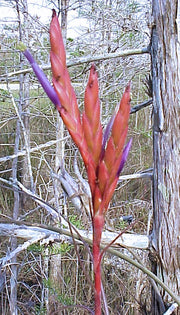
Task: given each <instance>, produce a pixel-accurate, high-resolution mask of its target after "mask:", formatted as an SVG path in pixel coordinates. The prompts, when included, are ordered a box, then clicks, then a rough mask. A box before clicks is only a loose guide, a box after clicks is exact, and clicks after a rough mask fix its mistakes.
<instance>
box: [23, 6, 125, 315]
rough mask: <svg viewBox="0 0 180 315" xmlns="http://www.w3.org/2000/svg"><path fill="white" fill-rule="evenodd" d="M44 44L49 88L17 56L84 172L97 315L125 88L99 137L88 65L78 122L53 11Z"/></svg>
mask: <svg viewBox="0 0 180 315" xmlns="http://www.w3.org/2000/svg"><path fill="white" fill-rule="evenodd" d="M50 42H51V52H50V60H51V67H52V73H53V85H54V88H53V87H52V86H51V84H50V83H49V81H48V79H47V77H46V76H45V75H44V74H43V72H42V71H41V70H40V68H39V67H38V65H37V64H36V62H35V61H34V59H33V57H32V56H31V54H30V53H29V51H28V50H25V49H24V48H23V51H24V55H25V56H26V58H27V59H28V60H29V62H30V64H31V65H32V67H33V70H34V72H35V74H36V75H37V77H38V79H39V81H40V82H41V84H42V86H43V88H44V90H45V92H46V93H47V95H48V96H49V98H50V99H51V101H52V102H53V103H54V104H55V106H56V108H57V110H58V111H59V113H60V115H61V117H62V119H63V121H64V124H65V125H66V127H67V129H68V131H69V133H70V135H71V137H72V139H73V140H74V142H75V144H76V145H77V146H78V148H79V151H80V153H81V156H82V158H83V161H84V164H85V167H86V170H87V175H88V181H89V185H90V189H91V194H92V204H93V212H92V225H93V264H94V275H95V280H94V281H95V315H100V314H101V258H102V255H101V250H100V242H101V236H102V231H103V227H104V217H105V213H106V211H107V210H108V206H109V203H110V200H111V198H112V195H113V193H114V190H115V188H116V185H117V182H118V177H119V174H120V171H121V170H122V168H123V166H124V163H125V161H126V159H127V155H128V152H129V149H130V147H131V140H130V142H129V143H128V144H127V145H126V147H125V149H123V148H124V144H125V139H126V135H127V130H128V119H129V113H130V84H128V86H127V87H126V89H125V92H124V94H123V96H122V99H121V102H120V105H119V110H118V111H117V112H116V113H115V114H114V115H113V116H112V118H111V119H110V121H109V123H108V126H107V128H106V129H105V132H104V136H102V126H101V123H100V100H99V95H98V94H99V87H98V76H97V72H96V69H95V66H94V65H92V67H91V70H90V75H89V80H88V84H87V87H86V91H85V98H84V103H85V110H84V113H83V115H82V120H81V117H80V112H79V108H78V104H77V99H76V95H75V92H74V89H73V87H72V85H71V81H70V77H69V73H68V70H67V66H66V53H65V49H64V44H63V38H62V34H61V30H60V26H59V21H58V17H57V15H56V12H55V10H53V15H52V21H51V25H50Z"/></svg>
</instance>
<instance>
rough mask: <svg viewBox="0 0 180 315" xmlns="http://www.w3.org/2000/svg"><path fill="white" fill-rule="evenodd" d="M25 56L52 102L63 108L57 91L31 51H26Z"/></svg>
mask: <svg viewBox="0 0 180 315" xmlns="http://www.w3.org/2000/svg"><path fill="white" fill-rule="evenodd" d="M23 54H24V56H25V57H26V58H27V60H28V61H29V63H30V65H31V67H32V69H33V71H34V73H35V75H36V77H37V78H38V80H39V82H40V83H41V85H42V87H43V89H44V91H45V92H46V94H47V96H48V97H49V99H50V100H51V102H52V103H53V104H54V105H55V106H56V107H59V106H60V107H61V104H60V101H59V98H58V95H57V93H56V91H55V90H54V88H53V86H52V85H51V84H50V82H49V80H48V78H47V77H46V75H45V74H44V72H43V71H42V70H41V68H40V67H39V66H38V64H37V63H36V61H35V60H34V58H33V56H32V55H31V53H30V52H29V50H27V49H26V50H24V51H23Z"/></svg>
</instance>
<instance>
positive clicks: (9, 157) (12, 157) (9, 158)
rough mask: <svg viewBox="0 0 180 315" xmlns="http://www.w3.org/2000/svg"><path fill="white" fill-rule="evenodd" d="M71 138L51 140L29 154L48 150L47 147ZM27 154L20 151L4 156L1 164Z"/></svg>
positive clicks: (0, 159) (32, 149)
mask: <svg viewBox="0 0 180 315" xmlns="http://www.w3.org/2000/svg"><path fill="white" fill-rule="evenodd" d="M69 137H70V136H67V137H64V138H62V139H57V140H51V141H48V142H46V143H42V144H40V145H38V146H36V147H34V148H31V149H29V152H30V153H33V152H36V151H40V150H41V149H44V148H47V147H50V146H52V145H54V144H56V143H57V142H60V141H64V140H66V139H68V138H69ZM26 154H27V152H26V150H22V151H19V152H18V153H17V154H12V155H7V156H4V157H1V158H0V163H2V162H7V161H9V160H13V159H14V158H16V157H19V156H24V155H26Z"/></svg>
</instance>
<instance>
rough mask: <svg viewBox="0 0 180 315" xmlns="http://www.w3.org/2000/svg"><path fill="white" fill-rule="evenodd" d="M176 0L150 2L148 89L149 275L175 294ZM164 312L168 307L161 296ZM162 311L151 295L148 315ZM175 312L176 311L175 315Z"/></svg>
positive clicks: (179, 103)
mask: <svg viewBox="0 0 180 315" xmlns="http://www.w3.org/2000/svg"><path fill="white" fill-rule="evenodd" d="M178 5H180V1H179V0H178V1H177V0H158V1H157V0H153V1H152V15H153V25H152V45H151V56H152V83H153V105H154V130H153V138H154V180H153V203H154V222H153V246H154V248H155V252H156V260H155V262H154V271H155V272H156V273H157V275H158V277H159V278H160V279H162V280H163V281H164V283H165V284H166V285H167V286H169V288H170V289H171V290H172V291H173V292H174V293H175V294H176V295H179V294H180V121H179V118H180V77H179V71H180V64H179V62H180V56H179V53H178V50H179V42H178V25H177V17H178V16H177V12H178ZM160 293H161V296H162V298H163V301H164V305H165V309H166V308H167V307H168V304H169V303H172V302H173V301H171V298H170V296H169V295H168V294H167V293H165V292H163V291H162V290H161V292H160ZM163 312H164V307H163V306H162V305H161V303H159V302H158V301H157V299H156V294H155V293H154V295H153V301H152V314H156V315H157V314H158V315H159V314H163ZM177 312H178V311H177Z"/></svg>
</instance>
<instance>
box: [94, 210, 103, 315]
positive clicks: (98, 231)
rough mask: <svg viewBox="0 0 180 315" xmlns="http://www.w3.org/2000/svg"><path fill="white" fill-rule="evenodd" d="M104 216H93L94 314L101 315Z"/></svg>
mask: <svg viewBox="0 0 180 315" xmlns="http://www.w3.org/2000/svg"><path fill="white" fill-rule="evenodd" d="M103 226H104V217H103V216H102V215H99V214H97V215H95V216H94V218H93V264H94V286H95V293H94V294H95V298H94V299H95V315H101V251H100V243H101V236H102V230H103Z"/></svg>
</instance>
